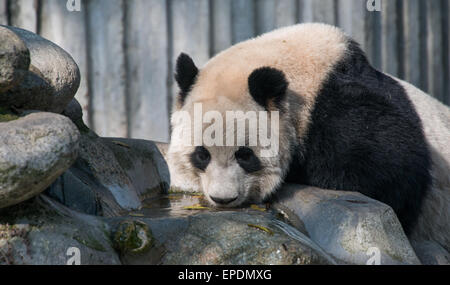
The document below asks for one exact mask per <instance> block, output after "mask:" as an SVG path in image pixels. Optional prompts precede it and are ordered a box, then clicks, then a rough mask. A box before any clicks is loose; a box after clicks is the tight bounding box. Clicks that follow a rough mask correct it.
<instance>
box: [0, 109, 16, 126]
mask: <svg viewBox="0 0 450 285" xmlns="http://www.w3.org/2000/svg"><path fill="white" fill-rule="evenodd" d="M18 118H19V116H18V115H16V114H14V113H13V112H12V111H10V110H8V109H6V108H3V107H0V123H6V122H10V121H14V120H17V119H18Z"/></svg>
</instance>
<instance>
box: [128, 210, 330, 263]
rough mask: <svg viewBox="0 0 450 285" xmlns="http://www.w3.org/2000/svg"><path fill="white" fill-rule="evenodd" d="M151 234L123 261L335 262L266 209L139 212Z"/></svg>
mask: <svg viewBox="0 0 450 285" xmlns="http://www.w3.org/2000/svg"><path fill="white" fill-rule="evenodd" d="M140 221H141V222H145V223H146V224H147V225H148V226H149V228H150V230H151V232H152V237H153V238H154V241H153V244H152V246H151V248H150V249H149V250H148V251H147V252H146V253H145V254H141V255H140V256H139V257H138V259H136V258H133V257H132V256H129V255H128V256H125V258H124V259H122V261H123V262H124V263H127V264H182V265H184V264H194V265H195V264H220V265H224V264H234V265H240V264H241V265H243V264H334V263H335V262H334V260H333V259H332V258H331V257H329V256H328V255H327V254H326V253H324V252H323V251H322V250H321V249H320V248H319V247H318V246H317V245H315V244H314V243H313V242H312V241H311V240H309V238H307V237H306V236H304V235H303V234H301V233H300V232H299V231H297V230H296V229H294V228H292V227H290V226H289V225H286V224H284V223H282V222H280V221H278V220H276V219H274V218H273V217H272V216H271V215H270V214H266V213H260V212H244V211H243V212H208V213H201V214H196V215H192V216H188V217H165V218H156V219H149V218H142V219H140Z"/></svg>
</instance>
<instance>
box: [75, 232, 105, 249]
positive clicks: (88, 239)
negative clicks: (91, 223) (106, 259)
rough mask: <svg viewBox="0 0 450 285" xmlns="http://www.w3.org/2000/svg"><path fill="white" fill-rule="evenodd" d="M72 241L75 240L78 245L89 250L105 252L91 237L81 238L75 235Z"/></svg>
mask: <svg viewBox="0 0 450 285" xmlns="http://www.w3.org/2000/svg"><path fill="white" fill-rule="evenodd" d="M73 239H74V240H76V241H77V242H79V243H80V244H82V245H84V246H87V247H89V248H91V249H94V250H97V251H102V252H106V249H105V247H104V246H103V245H102V244H101V243H100V242H99V241H98V240H96V239H95V238H93V237H92V236H89V235H88V236H86V238H83V237H81V236H79V235H76V236H74V237H73Z"/></svg>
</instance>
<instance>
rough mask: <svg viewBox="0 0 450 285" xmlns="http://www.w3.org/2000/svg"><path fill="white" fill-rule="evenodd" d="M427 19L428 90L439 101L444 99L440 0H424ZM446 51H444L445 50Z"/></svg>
mask: <svg viewBox="0 0 450 285" xmlns="http://www.w3.org/2000/svg"><path fill="white" fill-rule="evenodd" d="M426 4H427V6H426V7H427V20H428V27H427V33H428V41H427V44H428V49H427V50H428V69H427V70H428V83H429V86H428V92H429V93H430V94H431V95H432V96H434V97H435V98H437V99H438V100H440V101H443V99H444V94H443V93H444V66H443V64H442V60H443V58H444V50H443V46H444V45H443V38H442V34H443V31H442V13H443V11H441V8H442V6H441V1H426ZM445 52H446V51H445Z"/></svg>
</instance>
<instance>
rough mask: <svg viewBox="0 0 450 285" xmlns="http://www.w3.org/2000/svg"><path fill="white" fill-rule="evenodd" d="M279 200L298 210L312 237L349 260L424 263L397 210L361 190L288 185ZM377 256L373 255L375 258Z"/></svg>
mask: <svg viewBox="0 0 450 285" xmlns="http://www.w3.org/2000/svg"><path fill="white" fill-rule="evenodd" d="M278 200H279V203H280V204H282V205H284V206H285V207H287V208H289V209H290V210H291V211H292V212H294V213H295V214H296V215H297V216H298V217H299V219H301V220H302V221H303V223H304V225H305V228H306V230H307V232H308V234H309V236H310V237H311V239H312V240H313V241H314V242H315V243H317V244H318V245H319V246H320V247H321V248H323V249H324V250H325V251H326V252H327V253H329V254H330V255H332V256H334V257H335V258H337V259H338V260H341V261H343V262H345V263H349V264H366V263H367V262H368V261H369V259H371V257H373V256H374V255H375V254H377V253H378V252H379V253H380V263H381V264H420V261H419V259H418V258H417V256H416V254H415V253H414V251H413V249H412V247H411V245H410V243H409V241H408V238H407V237H406V235H405V234H404V232H403V230H402V227H401V225H400V222H399V221H398V219H397V217H396V215H395V213H394V212H393V210H392V209H391V208H390V207H389V206H387V205H385V204H383V203H381V202H378V201H375V200H373V199H370V198H368V197H366V196H364V195H362V194H360V193H356V192H343V191H331V190H322V189H318V188H313V187H306V186H299V185H286V186H284V187H283V188H282V189H281V190H280V192H279V194H278ZM371 260H373V259H371Z"/></svg>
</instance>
